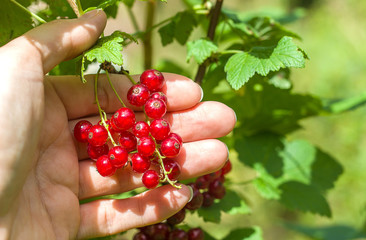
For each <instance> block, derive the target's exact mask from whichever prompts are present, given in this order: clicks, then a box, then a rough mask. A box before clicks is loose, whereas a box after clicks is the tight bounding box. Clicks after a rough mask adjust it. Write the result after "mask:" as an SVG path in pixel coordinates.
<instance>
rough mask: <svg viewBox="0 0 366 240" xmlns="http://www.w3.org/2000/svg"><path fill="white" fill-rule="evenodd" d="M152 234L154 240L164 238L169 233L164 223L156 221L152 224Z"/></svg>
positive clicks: (162, 239) (163, 239)
mask: <svg viewBox="0 0 366 240" xmlns="http://www.w3.org/2000/svg"><path fill="white" fill-rule="evenodd" d="M153 228H154V230H153V233H154V234H153V236H152V239H154V240H165V239H167V237H168V234H169V226H168V225H167V224H166V223H157V224H154V225H153Z"/></svg>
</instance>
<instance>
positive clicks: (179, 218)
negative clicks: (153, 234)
mask: <svg viewBox="0 0 366 240" xmlns="http://www.w3.org/2000/svg"><path fill="white" fill-rule="evenodd" d="M185 217H186V210H185V209H184V208H183V209H181V210H180V211H179V212H177V213H176V214H174V215H173V216H171V217H169V218H168V219H167V220H166V221H167V223H168V224H170V225H172V226H174V225H177V224H179V223H181V222H183V220H184V219H185Z"/></svg>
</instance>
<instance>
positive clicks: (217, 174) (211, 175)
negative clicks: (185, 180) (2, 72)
mask: <svg viewBox="0 0 366 240" xmlns="http://www.w3.org/2000/svg"><path fill="white" fill-rule="evenodd" d="M220 176H221V169H220V170H218V171H216V172H212V173H209V174H206V175H204V176H203V177H204V178H205V179H206V181H207V182H209V183H211V182H212V181H213V180H215V179H217V178H219V177H220Z"/></svg>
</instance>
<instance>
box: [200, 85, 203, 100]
mask: <svg viewBox="0 0 366 240" xmlns="http://www.w3.org/2000/svg"><path fill="white" fill-rule="evenodd" d="M200 88H201V99H200V102H201V101H202V99H203V95H204V94H203V89H202V87H201V86H200Z"/></svg>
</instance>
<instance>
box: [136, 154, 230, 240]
mask: <svg viewBox="0 0 366 240" xmlns="http://www.w3.org/2000/svg"><path fill="white" fill-rule="evenodd" d="M230 171H231V162H230V161H228V162H227V163H226V164H225V165H224V167H223V168H221V169H220V170H218V171H217V172H214V173H211V174H207V175H204V176H201V177H199V178H197V179H196V180H195V181H194V182H192V183H190V184H189V185H190V186H191V187H192V189H193V197H192V199H191V201H190V202H189V203H187V204H186V206H185V207H184V208H183V209H181V210H180V211H179V212H177V213H176V214H174V215H173V216H171V217H169V218H168V219H167V220H166V221H164V222H161V223H157V224H154V225H150V226H145V227H142V228H139V231H138V232H137V233H136V234H135V235H134V237H133V240H203V239H204V237H205V236H204V232H203V230H202V229H201V228H191V229H189V230H188V231H185V230H183V229H181V228H179V227H178V226H177V225H178V224H180V223H182V222H183V221H184V219H185V217H186V211H187V210H189V211H195V210H197V209H199V208H201V207H202V208H208V207H210V206H211V205H212V204H213V203H214V201H215V199H222V198H223V197H224V196H225V193H226V190H225V187H224V185H223V183H224V181H225V175H226V174H227V173H229V172H230Z"/></svg>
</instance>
